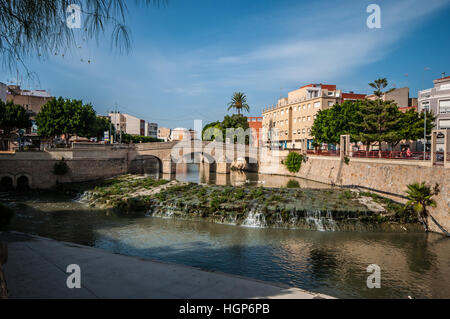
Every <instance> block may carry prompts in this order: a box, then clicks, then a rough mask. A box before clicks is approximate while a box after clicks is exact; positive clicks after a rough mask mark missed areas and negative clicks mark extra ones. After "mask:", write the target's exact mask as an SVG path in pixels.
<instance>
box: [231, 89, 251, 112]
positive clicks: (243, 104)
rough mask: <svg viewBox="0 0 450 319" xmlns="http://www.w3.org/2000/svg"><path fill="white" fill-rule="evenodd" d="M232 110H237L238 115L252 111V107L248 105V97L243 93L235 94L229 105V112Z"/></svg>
mask: <svg viewBox="0 0 450 319" xmlns="http://www.w3.org/2000/svg"><path fill="white" fill-rule="evenodd" d="M231 109H235V110H236V111H237V113H238V115H240V114H241V112H242V111H247V112H249V111H250V106H249V105H248V104H247V96H246V95H245V94H244V93H242V92H234V94H233V96H232V97H231V102H230V103H228V111H229V110H231Z"/></svg>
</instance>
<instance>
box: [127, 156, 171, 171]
mask: <svg viewBox="0 0 450 319" xmlns="http://www.w3.org/2000/svg"><path fill="white" fill-rule="evenodd" d="M162 171H163V163H162V161H161V159H160V158H159V157H158V156H155V155H141V156H137V157H136V158H135V159H134V160H132V161H131V162H130V166H129V168H128V173H130V174H154V173H159V174H161V173H162Z"/></svg>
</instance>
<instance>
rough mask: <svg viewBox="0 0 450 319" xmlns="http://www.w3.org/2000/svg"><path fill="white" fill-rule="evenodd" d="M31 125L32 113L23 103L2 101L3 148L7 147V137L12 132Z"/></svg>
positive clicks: (0, 126)
mask: <svg viewBox="0 0 450 319" xmlns="http://www.w3.org/2000/svg"><path fill="white" fill-rule="evenodd" d="M29 127H31V120H30V115H29V114H28V113H27V111H26V110H25V109H24V108H23V107H22V106H21V105H16V104H14V103H13V102H12V101H9V102H6V103H4V102H3V101H0V130H1V131H2V134H1V135H0V137H1V138H2V143H1V145H0V147H1V149H6V148H7V145H6V141H5V138H7V137H9V136H10V135H11V133H12V132H14V131H16V130H18V129H27V128H29Z"/></svg>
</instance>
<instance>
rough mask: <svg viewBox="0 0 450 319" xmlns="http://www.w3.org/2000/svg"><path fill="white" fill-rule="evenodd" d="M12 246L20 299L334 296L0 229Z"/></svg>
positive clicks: (12, 282) (0, 237) (10, 273)
mask: <svg viewBox="0 0 450 319" xmlns="http://www.w3.org/2000/svg"><path fill="white" fill-rule="evenodd" d="M0 241H3V242H7V243H8V246H9V260H8V263H7V264H6V266H5V274H6V279H7V283H8V289H9V293H10V295H9V297H10V298H12V299H14V298H18V299H22V298H39V299H42V298H50V299H54V298H67V299H72V298H83V299H84V298H87V299H96V298H156V299H161V298H174V299H185V298H189V299H191V298H207V299H221V298H229V299H237V298H286V299H312V298H332V297H329V296H326V295H322V294H316V293H312V292H307V291H304V290H301V289H298V288H290V287H283V286H281V285H280V286H278V285H275V284H271V283H266V282H261V281H257V280H252V279H247V278H242V277H238V276H233V275H228V274H223V273H216V272H209V271H204V270H200V269H196V268H192V267H187V266H181V265H175V264H170V263H163V262H158V261H152V260H145V259H141V258H137V257H129V256H123V255H117V254H113V253H110V252H107V251H104V250H100V249H96V248H92V247H87V246H81V245H76V244H72V243H65V242H58V241H55V240H52V239H47V238H42V237H37V236H31V235H27V234H22V233H15V232H7V233H0ZM73 264H75V265H79V266H80V269H81V288H80V289H69V288H68V287H67V283H66V282H67V279H68V277H69V275H70V274H69V273H66V269H67V266H69V265H73Z"/></svg>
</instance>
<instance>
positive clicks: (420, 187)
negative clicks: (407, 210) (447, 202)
mask: <svg viewBox="0 0 450 319" xmlns="http://www.w3.org/2000/svg"><path fill="white" fill-rule="evenodd" d="M406 193H407V194H408V196H407V198H408V199H409V201H408V202H407V203H406V205H407V206H408V207H412V208H413V210H414V211H415V212H416V213H417V216H418V218H419V221H420V222H421V223H422V224H423V226H424V228H425V231H429V228H428V222H427V218H428V217H430V218H431V220H432V221H433V222H434V223H435V224H436V225H437V226H438V227H439V229H440V230H441V231H442V232H443V233H444V234H446V235H447V236H450V234H449V233H448V232H447V231H446V230H445V229H444V228H443V227H442V226H441V225H440V224H439V223H438V222H437V221H436V219H434V217H433V216H431V214H429V213H428V211H427V207H436V201H435V200H434V199H432V197H433V196H434V195H437V194H439V184H436V185H435V186H434V188H433V190H431V187H430V186H428V185H427V184H425V182H422V183H414V184H410V185H408V190H407V191H406Z"/></svg>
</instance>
